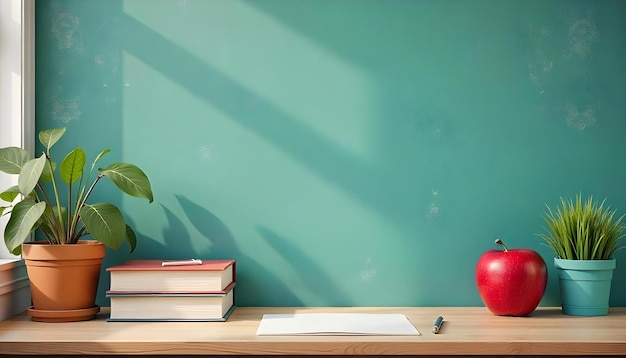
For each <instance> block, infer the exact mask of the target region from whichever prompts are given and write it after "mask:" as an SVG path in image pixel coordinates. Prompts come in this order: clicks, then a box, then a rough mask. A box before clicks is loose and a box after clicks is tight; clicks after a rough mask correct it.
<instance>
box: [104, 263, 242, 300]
mask: <svg viewBox="0 0 626 358" xmlns="http://www.w3.org/2000/svg"><path fill="white" fill-rule="evenodd" d="M185 261H187V260H185ZM164 263H165V265H164ZM168 263H172V261H169V260H131V261H128V262H125V263H123V264H120V265H116V266H111V267H109V268H107V271H108V272H109V273H110V275H111V286H110V290H109V291H110V293H150V292H154V293H224V292H225V291H224V290H225V289H226V288H227V287H228V286H229V285H230V284H231V283H233V282H235V260H202V262H201V263H198V262H194V263H193V264H185V263H189V261H187V262H181V263H183V264H180V265H171V266H170V265H167V264H168Z"/></svg>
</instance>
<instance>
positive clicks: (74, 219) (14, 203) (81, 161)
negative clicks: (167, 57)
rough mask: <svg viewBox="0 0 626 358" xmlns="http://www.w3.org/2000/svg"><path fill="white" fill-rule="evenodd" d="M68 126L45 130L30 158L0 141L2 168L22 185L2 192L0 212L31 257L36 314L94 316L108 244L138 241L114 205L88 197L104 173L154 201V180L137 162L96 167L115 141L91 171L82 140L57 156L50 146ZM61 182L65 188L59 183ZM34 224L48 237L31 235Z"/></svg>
mask: <svg viewBox="0 0 626 358" xmlns="http://www.w3.org/2000/svg"><path fill="white" fill-rule="evenodd" d="M65 130H66V129H65V128H56V129H48V130H42V131H41V132H39V136H38V137H39V141H40V142H41V144H42V145H43V147H44V148H45V152H44V153H43V154H41V155H40V156H39V157H37V158H33V159H31V157H30V154H29V153H28V152H27V151H25V150H23V149H21V148H17V147H6V148H0V171H3V172H5V173H8V174H17V175H18V185H15V186H12V187H10V188H8V189H6V190H5V191H4V192H2V193H0V199H2V200H3V201H5V202H7V203H8V204H6V205H3V206H0V215H8V214H10V218H9V220H8V222H7V226H6V229H5V232H4V242H5V244H6V246H7V248H8V249H9V251H10V252H11V253H13V254H15V255H19V254H22V257H23V259H24V261H25V263H26V267H27V272H28V277H29V280H30V286H31V294H32V301H33V306H32V307H30V308H29V309H28V313H29V314H30V316H31V318H32V319H33V320H37V321H54V322H62V321H80V320H87V319H91V318H93V317H95V316H96V314H97V313H98V312H99V307H98V306H96V305H95V299H96V292H97V286H98V280H99V277H100V268H101V264H102V258H103V257H104V255H105V251H106V250H105V247H110V248H113V249H117V248H119V247H120V245H121V244H122V243H123V242H124V241H125V240H126V241H127V242H128V243H129V244H130V250H131V252H132V251H133V250H134V249H135V247H136V244H137V239H136V235H135V232H134V231H133V229H132V228H131V227H130V226H129V225H128V224H126V221H125V220H124V217H123V215H122V213H121V212H120V210H119V209H118V208H117V207H116V206H115V205H113V204H111V203H94V204H92V203H88V199H89V198H90V196H91V194H92V193H93V191H94V188H95V187H96V185H97V184H98V183H99V182H100V180H101V179H102V178H104V177H106V178H108V179H109V180H111V181H112V182H113V183H114V184H115V186H116V187H117V188H119V189H120V190H121V191H122V192H124V193H126V194H128V195H131V196H135V197H139V198H145V199H148V201H149V202H152V201H153V196H152V187H151V185H150V181H149V179H148V177H147V176H146V174H145V173H144V172H143V171H142V170H141V169H139V168H138V167H137V166H135V165H133V164H129V163H113V164H111V165H109V166H108V167H106V168H104V169H102V168H98V169H97V170H96V163H97V162H98V161H99V160H100V159H101V158H102V157H103V156H104V155H106V154H107V153H109V151H110V150H109V149H105V150H103V151H102V152H100V153H99V154H98V156H97V157H96V158H95V159H94V161H93V162H92V163H91V167H90V168H89V170H88V171H85V165H86V162H87V160H86V155H85V152H84V151H83V149H82V148H80V147H78V148H75V149H73V150H72V151H70V152H69V153H68V154H67V155H66V156H65V158H64V159H63V160H62V161H61V162H60V164H57V163H56V162H55V161H54V160H53V158H52V155H51V148H52V146H53V145H54V144H55V143H57V141H58V140H59V139H60V138H61V137H62V136H63V135H64V134H65ZM63 184H65V185H66V189H67V191H66V192H61V191H60V187H61V185H63ZM36 230H38V231H39V232H40V237H44V238H45V240H35V241H27V239H28V238H29V237H30V236H31V235H30V234H31V233H32V232H33V231H36ZM87 237H91V239H88V238H87ZM42 275H43V276H42ZM54 275H59V276H54ZM62 294H64V296H60V297H58V295H62Z"/></svg>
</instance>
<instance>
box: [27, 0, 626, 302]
mask: <svg viewBox="0 0 626 358" xmlns="http://www.w3.org/2000/svg"><path fill="white" fill-rule="evenodd" d="M36 25H37V29H36V33H37V48H36V51H37V74H36V75H37V93H36V95H37V108H36V111H37V128H39V129H42V128H50V127H56V126H62V125H63V126H67V127H68V134H67V135H66V138H64V142H63V143H60V144H59V145H58V146H59V149H62V147H63V146H66V147H70V146H72V147H73V146H76V145H82V146H83V147H84V148H85V150H86V151H87V153H88V154H89V155H90V156H91V157H93V156H95V155H96V154H97V153H98V152H99V151H100V149H102V148H105V147H108V148H110V149H111V150H112V153H111V154H109V155H108V157H109V160H110V161H112V160H125V161H129V162H133V163H136V164H138V165H139V166H141V167H142V168H143V169H144V170H145V171H146V172H147V173H148V175H149V176H150V178H151V180H152V182H153V189H154V193H155V203H153V204H151V205H147V204H146V202H145V201H143V200H139V199H135V198H130V197H122V196H120V195H119V194H118V192H116V191H115V190H113V188H111V186H110V185H109V184H106V185H103V186H102V187H100V188H98V190H97V191H96V193H95V198H94V199H96V200H98V199H102V200H105V199H106V200H113V201H114V202H116V203H118V204H119V205H121V206H122V207H123V210H124V211H125V213H126V216H127V218H128V221H129V222H131V223H132V224H133V226H134V227H135V229H136V231H137V232H138V235H139V239H140V242H139V247H138V249H137V251H136V252H135V253H134V254H133V255H129V254H128V247H127V246H126V247H123V248H122V249H120V250H118V251H111V252H109V254H108V256H107V258H106V260H105V265H106V266H108V265H112V264H116V263H120V262H123V261H125V260H128V259H131V258H159V259H166V258H167V259H173V258H190V257H198V258H204V259H209V258H233V259H236V260H237V261H238V281H239V288H238V291H237V295H238V297H237V300H238V304H239V305H241V306H251V305H269V306H273V305H279V306H291V305H293V306H301V305H305V306H317V305H320V306H325V305H333V306H335V305H357V306H369V305H383V306H405V305H406V306H422V305H423V306H433V305H452V306H457V305H467V306H472V305H481V304H482V303H481V301H480V297H479V296H478V293H477V291H476V287H475V283H474V267H475V264H476V262H477V260H478V257H479V256H480V255H481V254H482V253H483V252H484V251H486V250H489V249H495V248H496V247H495V245H494V244H493V240H494V239H495V238H496V237H501V238H502V239H503V240H504V241H505V243H507V244H508V246H509V247H510V248H512V247H527V248H532V249H535V250H537V251H539V252H540V253H541V254H542V256H543V257H544V259H545V260H546V262H547V263H548V267H549V271H550V283H549V287H548V291H547V292H546V296H545V298H544V301H543V302H542V304H543V305H557V304H558V289H557V285H556V279H555V271H554V268H553V266H552V254H551V252H549V251H548V249H547V248H546V247H545V246H544V245H542V243H541V239H540V238H539V237H538V236H537V235H536V234H537V233H539V232H541V231H542V230H543V221H542V213H543V210H544V204H546V203H547V204H549V205H555V204H557V203H558V201H559V198H560V197H561V196H563V197H566V198H569V197H573V196H574V195H575V194H576V193H578V192H582V193H583V194H585V195H587V194H592V195H594V196H596V197H598V198H605V197H606V198H607V200H608V202H609V203H610V204H612V205H613V207H615V208H616V209H618V212H619V213H620V214H621V213H623V212H625V211H626V188H625V184H626V165H625V163H626V162H625V156H626V141H625V140H624V134H625V133H626V121H625V119H626V118H625V114H626V81H625V79H626V65H625V64H626V2H624V1H609V0H607V1H571V0H567V1H566V0H563V1H546V0H541V1H503V0H493V1H488V0H484V1H461V0H459V1H447V0H437V1H435V0H432V1H428V0H424V1H417V0H415V1H410V0H404V1H402V0H397V1H387V0H378V1H374V0H334V1H330V0H304V1H294V0H266V1H252V0H248V1H234V0H222V1H218V0H215V1H200V0H195V1H194V0H134V1H121V0H99V1H96V0H73V1H64V0H54V1H46V0H38V1H37V24H36ZM72 137H73V138H72ZM103 164H106V163H103ZM625 252H626V250H624V251H622V252H620V253H619V255H618V256H617V258H618V268H617V271H616V272H615V281H614V284H613V292H612V299H611V303H612V304H613V305H621V306H625V305H626V287H625V286H624V282H626V253H625ZM107 287H108V277H107V275H106V272H103V277H102V279H101V285H100V293H99V294H100V296H99V302H100V304H106V299H105V297H104V290H106V288H107Z"/></svg>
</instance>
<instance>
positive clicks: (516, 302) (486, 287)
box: [476, 239, 548, 316]
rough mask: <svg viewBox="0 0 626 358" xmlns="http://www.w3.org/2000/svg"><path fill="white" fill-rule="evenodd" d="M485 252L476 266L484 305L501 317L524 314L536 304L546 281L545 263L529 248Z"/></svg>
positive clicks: (529, 311) (477, 281)
mask: <svg viewBox="0 0 626 358" xmlns="http://www.w3.org/2000/svg"><path fill="white" fill-rule="evenodd" d="M496 244H499V245H502V248H503V249H504V251H500V250H489V251H487V252H485V253H484V254H483V255H482V256H481V257H480V259H479V260H478V264H477V265H476V284H477V285H478V293H480V297H481V298H482V300H483V303H484V304H485V306H487V308H488V309H489V310H490V311H491V312H493V313H494V314H496V315H500V316H527V315H529V314H531V313H532V312H533V311H534V310H535V308H537V306H538V305H539V302H540V301H541V298H542V297H543V294H544V293H545V291H546V285H547V283H548V273H547V268H546V263H545V262H544V261H543V258H541V256H540V255H539V254H538V253H537V252H535V251H533V250H530V249H513V250H509V249H507V248H506V246H504V243H502V241H501V240H500V239H496Z"/></svg>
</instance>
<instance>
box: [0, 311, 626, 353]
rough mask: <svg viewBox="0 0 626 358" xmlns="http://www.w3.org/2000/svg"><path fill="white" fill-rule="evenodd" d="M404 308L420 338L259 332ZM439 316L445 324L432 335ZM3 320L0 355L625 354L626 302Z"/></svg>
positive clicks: (23, 315)
mask: <svg viewBox="0 0 626 358" xmlns="http://www.w3.org/2000/svg"><path fill="white" fill-rule="evenodd" d="M296 312H297V313H309V312H311V313H312V312H361V313H403V314H405V315H406V316H407V317H408V318H409V320H410V321H411V322H412V323H413V325H414V326H415V327H416V328H417V329H418V330H419V331H420V332H421V335H420V336H257V335H256V330H257V328H258V325H259V321H260V319H261V316H262V315H263V313H296ZM438 315H443V316H444V318H445V323H444V325H443V327H442V329H441V332H440V333H439V334H433V333H431V327H432V324H433V322H434V320H435V318H436V317H437V316H438ZM107 317H108V309H106V308H103V309H102V311H101V312H100V314H99V316H98V318H97V319H95V320H92V321H85V322H75V323H40V322H33V321H31V320H30V318H29V317H28V316H27V315H26V314H22V315H19V316H16V317H13V318H10V319H8V320H6V321H3V322H0V353H1V354H37V355H43V354H92V355H118V354H119V355H121V354H151V355H183V354H197V355H276V354H283V355H284V354H286V355H325V356H328V355H331V356H332V355H422V356H429V355H457V356H458V355H560V356H568V355H569V356H572V355H578V356H580V355H590V356H597V355H623V356H626V307H625V308H611V310H610V313H609V315H608V316H601V317H574V316H566V315H563V314H562V313H561V310H560V308H539V309H537V310H536V311H535V312H534V313H533V314H532V315H531V316H530V317H503V316H495V315H493V314H491V313H490V312H489V311H488V310H487V309H486V308H482V307H471V308H467V307H439V308H436V307H404V308H402V307H393V308H392V307H369V308H365V307H350V308H327V307H325V308H284V307H283V308H276V307H258V308H252V307H238V308H236V309H235V311H234V312H233V314H232V315H231V317H230V318H229V319H228V321H227V322H190V323H183V322H152V323H144V322H141V323H129V322H106V318H107Z"/></svg>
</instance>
